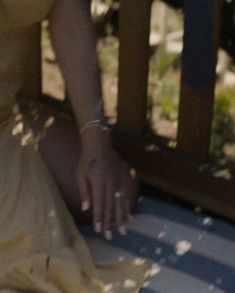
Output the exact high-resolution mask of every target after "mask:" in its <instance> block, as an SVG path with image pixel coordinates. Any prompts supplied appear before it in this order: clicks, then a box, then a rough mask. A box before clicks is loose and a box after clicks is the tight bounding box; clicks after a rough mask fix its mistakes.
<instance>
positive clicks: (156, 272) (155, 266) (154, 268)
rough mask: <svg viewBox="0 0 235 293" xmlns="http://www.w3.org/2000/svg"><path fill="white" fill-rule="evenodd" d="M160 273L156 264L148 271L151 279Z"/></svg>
mask: <svg viewBox="0 0 235 293" xmlns="http://www.w3.org/2000/svg"><path fill="white" fill-rule="evenodd" d="M160 271H161V267H160V266H159V265H158V264H154V265H153V266H152V269H151V270H150V277H153V276H155V275H157V274H159V273H160Z"/></svg>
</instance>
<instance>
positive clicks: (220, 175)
mask: <svg viewBox="0 0 235 293" xmlns="http://www.w3.org/2000/svg"><path fill="white" fill-rule="evenodd" d="M213 176H214V177H215V178H224V179H227V180H229V179H231V178H232V174H231V172H230V171H229V169H223V170H219V171H216V172H215V173H214V174H213Z"/></svg>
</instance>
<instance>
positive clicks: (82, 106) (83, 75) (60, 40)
mask: <svg viewBox="0 0 235 293" xmlns="http://www.w3.org/2000/svg"><path fill="white" fill-rule="evenodd" d="M49 21H50V34H51V39H52V43H53V46H54V49H55V52H56V55H57V58H58V61H59V64H60V67H61V70H62V73H63V75H64V79H65V82H66V86H67V90H68V93H69V96H70V99H71V104H72V107H73V110H74V114H75V116H76V119H77V122H78V126H79V127H80V128H81V127H83V126H84V125H85V123H86V122H88V121H91V120H96V119H104V109H103V104H102V89H101V81H100V69H99V64H98V60H97V53H96V36H95V33H94V27H93V23H92V20H91V15H90V7H89V1H88V0H57V1H56V3H55V6H54V8H53V10H52V13H51V14H50V16H49ZM101 132H102V131H101V129H98V128H96V129H89V136H91V135H92V136H93V137H97V139H98V138H100V137H101V136H103V134H101ZM87 133H88V132H87ZM87 133H84V135H83V136H84V141H87V140H89V137H87V138H86V136H88V134H87Z"/></svg>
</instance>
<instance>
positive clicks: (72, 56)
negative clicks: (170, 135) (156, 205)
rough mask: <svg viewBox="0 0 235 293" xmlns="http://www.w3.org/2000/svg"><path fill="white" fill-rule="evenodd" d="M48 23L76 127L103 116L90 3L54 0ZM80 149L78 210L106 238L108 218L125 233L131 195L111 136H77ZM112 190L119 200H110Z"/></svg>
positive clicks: (94, 131) (130, 184)
mask: <svg viewBox="0 0 235 293" xmlns="http://www.w3.org/2000/svg"><path fill="white" fill-rule="evenodd" d="M49 21H50V32H51V38H52V42H53V45H54V48H55V52H56V55H57V58H58V61H59V63H60V66H61V69H62V72H63V75H64V78H65V82H66V85H67V88H68V91H69V95H70V98H71V102H72V106H73V110H74V113H75V116H76V119H77V122H78V126H79V127H82V126H83V125H84V123H86V122H88V121H90V120H94V119H102V118H104V109H103V105H102V103H101V102H102V90H101V81H100V72H99V64H98V60H97V54H96V37H95V33H94V28H93V24H92V19H91V15H90V1H89V0H56V1H55V5H54V7H53V9H52V12H51V14H50V16H49ZM81 146H82V148H81V158H80V161H79V168H78V176H77V179H78V184H79V190H80V195H81V200H82V202H83V207H84V208H88V207H89V206H90V205H91V206H92V208H93V219H94V227H95V230H96V231H97V232H101V231H103V232H104V233H105V236H106V238H107V239H110V238H111V235H112V233H111V221H112V218H115V222H116V225H117V227H118V229H119V231H120V233H121V234H125V228H124V224H125V222H126V220H127V218H128V216H129V211H130V200H129V198H130V194H131V193H133V191H132V190H133V188H132V187H133V180H132V178H131V176H130V169H129V167H128V165H127V164H126V162H124V161H123V160H122V159H121V158H120V157H119V156H118V154H117V153H116V152H114V151H113V150H112V147H111V139H110V136H109V135H107V133H106V132H104V131H102V130H101V128H99V127H95V128H89V129H88V130H87V131H86V132H84V133H83V134H82V137H81ZM116 192H121V193H122V194H123V195H124V196H121V197H117V196H116V197H115V193H116Z"/></svg>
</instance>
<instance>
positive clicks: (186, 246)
mask: <svg viewBox="0 0 235 293" xmlns="http://www.w3.org/2000/svg"><path fill="white" fill-rule="evenodd" d="M191 248H192V244H191V243H190V242H189V241H186V240H182V241H179V242H177V243H176V246H175V251H176V254H177V255H184V254H185V253H187V252H188V251H189V250H190V249H191Z"/></svg>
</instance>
